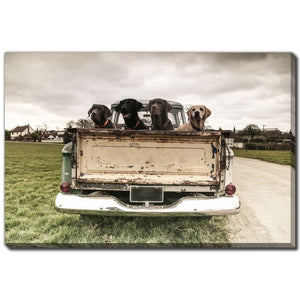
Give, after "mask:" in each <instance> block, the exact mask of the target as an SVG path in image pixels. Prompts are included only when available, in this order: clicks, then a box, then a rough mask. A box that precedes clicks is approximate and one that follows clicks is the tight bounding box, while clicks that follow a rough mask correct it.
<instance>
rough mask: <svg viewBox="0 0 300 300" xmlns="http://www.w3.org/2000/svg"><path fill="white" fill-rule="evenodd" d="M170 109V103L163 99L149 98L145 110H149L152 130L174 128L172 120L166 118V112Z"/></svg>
mask: <svg viewBox="0 0 300 300" xmlns="http://www.w3.org/2000/svg"><path fill="white" fill-rule="evenodd" d="M171 109H172V107H171V105H170V103H168V102H167V101H166V100H164V99H160V98H155V99H153V100H150V101H149V103H148V104H147V106H146V111H150V114H151V120H152V125H151V128H152V129H153V130H174V127H173V125H172V122H171V121H170V120H169V119H168V112H169V111H170V110H171Z"/></svg>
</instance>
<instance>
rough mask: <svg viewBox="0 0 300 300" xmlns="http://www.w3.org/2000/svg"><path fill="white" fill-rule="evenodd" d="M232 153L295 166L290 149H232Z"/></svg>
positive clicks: (293, 156)
mask: <svg viewBox="0 0 300 300" xmlns="http://www.w3.org/2000/svg"><path fill="white" fill-rule="evenodd" d="M233 151H234V155H235V156H239V157H247V158H255V159H260V160H264V161H268V162H272V163H277V164H281V165H291V166H292V167H293V168H295V164H296V159H295V155H294V154H293V153H292V152H290V151H276V150H245V149H234V150H233Z"/></svg>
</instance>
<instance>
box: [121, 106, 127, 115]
mask: <svg viewBox="0 0 300 300" xmlns="http://www.w3.org/2000/svg"><path fill="white" fill-rule="evenodd" d="M121 113H122V114H126V113H127V109H126V107H124V106H123V107H121Z"/></svg>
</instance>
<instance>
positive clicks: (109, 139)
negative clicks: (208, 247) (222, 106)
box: [76, 129, 221, 185]
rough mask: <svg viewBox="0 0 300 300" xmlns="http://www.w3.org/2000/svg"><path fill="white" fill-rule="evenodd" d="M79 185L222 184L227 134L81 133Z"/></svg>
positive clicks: (78, 155)
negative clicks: (223, 142)
mask: <svg viewBox="0 0 300 300" xmlns="http://www.w3.org/2000/svg"><path fill="white" fill-rule="evenodd" d="M76 135H77V173H76V179H77V181H78V182H85V183H118V184H123V183H124V184H128V183H129V184H141V185H218V184H219V182H220V147H221V131H205V132H199V133H198V132H195V133H194V132H193V133H187V132H176V131H164V132H162V131H144V130H142V131H133V130H132V131H131V130H100V129H77V133H76Z"/></svg>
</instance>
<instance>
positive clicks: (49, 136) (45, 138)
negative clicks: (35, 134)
mask: <svg viewBox="0 0 300 300" xmlns="http://www.w3.org/2000/svg"><path fill="white" fill-rule="evenodd" d="M64 133H65V131H64V130H58V131H56V130H45V131H44V132H43V134H42V142H57V143H62V142H63V135H64Z"/></svg>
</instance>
